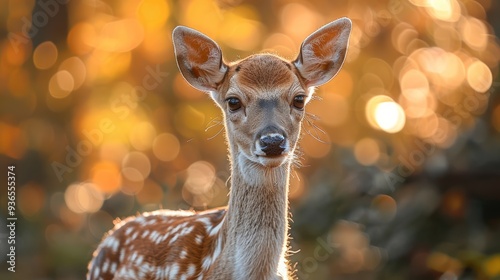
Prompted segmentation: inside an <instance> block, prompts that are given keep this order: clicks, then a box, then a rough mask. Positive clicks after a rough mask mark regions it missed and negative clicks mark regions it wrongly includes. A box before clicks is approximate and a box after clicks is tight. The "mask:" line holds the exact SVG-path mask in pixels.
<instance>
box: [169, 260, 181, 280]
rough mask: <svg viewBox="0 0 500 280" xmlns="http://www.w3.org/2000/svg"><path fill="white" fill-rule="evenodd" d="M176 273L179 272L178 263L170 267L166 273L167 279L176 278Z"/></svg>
mask: <svg viewBox="0 0 500 280" xmlns="http://www.w3.org/2000/svg"><path fill="white" fill-rule="evenodd" d="M177 274H179V265H178V264H176V263H174V264H172V267H171V269H170V273H169V274H168V277H169V279H176V278H177Z"/></svg>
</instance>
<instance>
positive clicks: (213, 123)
mask: <svg viewBox="0 0 500 280" xmlns="http://www.w3.org/2000/svg"><path fill="white" fill-rule="evenodd" d="M219 125H220V126H221V128H220V129H219V130H218V131H217V133H215V134H214V135H213V136H210V137H208V138H207V140H212V139H214V138H215V137H217V135H219V134H220V133H221V132H222V131H223V130H224V126H223V125H222V120H221V119H220V118H214V119H211V120H210V121H209V122H208V124H207V128H205V132H208V131H209V130H210V129H212V128H214V127H216V126H219Z"/></svg>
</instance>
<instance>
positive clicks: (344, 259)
mask: <svg viewBox="0 0 500 280" xmlns="http://www.w3.org/2000/svg"><path fill="white" fill-rule="evenodd" d="M499 14H500V4H499V3H498V2H497V1H494V0H377V1H374V0H371V1H368V0H363V1H354V0H350V1H331V0H313V1H305V0H302V1H301V0H295V1H284V0H274V1H264V0H254V1H243V0H220V1H216V2H214V1H212V0H183V1H172V0H167V1H165V0H142V1H139V0H130V1H112V0H110V1H101V0H73V1H63V0H39V1H34V0H10V1H0V97H1V102H0V163H1V165H0V166H1V167H2V168H6V166H8V165H9V164H15V165H16V166H17V168H16V171H17V173H16V174H17V189H16V194H17V206H18V208H17V217H18V219H19V220H18V223H17V225H18V226H17V233H16V234H17V236H16V237H17V243H16V245H17V252H16V253H17V272H16V273H15V274H12V273H9V272H8V271H7V270H6V268H4V266H5V264H6V253H3V252H4V251H5V249H6V242H5V238H4V237H6V236H7V229H6V227H5V225H4V223H5V221H6V219H5V218H6V212H5V208H6V205H7V199H6V197H5V196H4V193H5V191H2V192H3V193H2V196H1V201H0V205H2V206H1V209H2V210H1V212H0V213H1V217H2V219H0V224H2V226H1V227H0V236H1V237H2V238H1V239H0V246H1V248H2V254H1V255H0V260H1V262H2V270H1V271H0V278H1V279H11V278H12V279H81V278H82V277H83V275H84V274H85V273H86V265H87V262H88V261H89V260H90V258H91V254H92V251H93V250H94V249H95V247H96V246H97V244H98V242H99V241H100V239H101V237H102V235H103V234H104V232H106V231H107V230H109V229H110V228H111V227H112V223H113V220H114V218H115V217H126V216H128V215H134V214H136V213H138V212H143V211H149V210H153V209H158V208H170V209H196V210H201V209H205V208H209V207H215V206H222V205H225V204H226V203H227V193H228V186H227V184H226V181H227V178H228V176H229V173H228V172H229V171H228V163H227V155H226V147H225V144H224V136H223V133H222V131H223V127H222V124H221V121H222V119H221V115H220V112H219V111H218V109H217V108H216V106H214V105H213V104H212V102H211V101H210V100H209V98H208V97H207V96H206V95H205V94H204V93H201V92H197V91H196V90H194V89H192V88H190V87H189V86H188V85H187V83H186V82H185V81H184V80H183V78H182V77H181V76H180V74H179V72H178V70H177V67H176V64H175V60H174V56H173V50H172V43H171V39H170V36H171V31H172V29H173V28H174V27H175V26H177V25H186V26H190V27H192V28H195V29H198V30H200V31H202V32H203V33H205V34H207V35H208V36H210V37H211V38H213V39H214V40H215V41H217V42H218V43H219V44H220V46H221V48H222V49H223V53H224V56H225V58H226V60H228V61H232V60H237V59H240V58H243V57H246V56H247V55H251V54H253V53H256V52H259V51H262V50H264V51H268V52H272V53H277V54H280V55H281V56H283V57H286V58H289V59H293V58H294V57H295V55H296V54H297V52H298V49H299V47H300V43H301V42H302V40H303V39H304V38H305V37H306V36H307V35H309V34H310V33H311V32H313V31H314V30H315V29H317V28H318V27H320V26H321V25H323V24H325V23H327V22H329V21H332V20H334V19H336V18H339V17H342V16H347V17H349V18H351V19H352V20H353V23H354V26H353V32H352V35H351V41H350V46H349V51H348V57H347V61H346V63H345V65H344V68H343V70H342V71H341V72H340V73H339V74H338V76H337V77H336V78H335V80H333V81H332V82H330V83H328V84H327V85H324V86H323V87H321V88H319V89H318V90H317V93H316V97H317V98H315V99H314V100H313V101H312V102H311V104H310V105H309V106H308V111H309V112H310V113H312V114H314V115H312V114H311V115H309V116H308V118H307V121H306V122H305V123H304V136H303V138H302V140H301V145H300V153H301V155H302V156H301V164H300V167H298V168H296V169H295V171H294V172H293V178H292V185H291V193H290V199H291V210H292V213H293V221H294V223H293V224H292V225H291V227H292V228H291V234H292V236H293V240H292V244H291V245H292V249H293V250H297V249H300V251H298V252H297V253H295V254H293V255H292V257H291V258H292V260H293V261H294V262H296V264H297V269H298V273H297V275H298V277H299V279H500V171H499V169H500V136H499V132H500V98H499V97H498V93H496V88H495V86H496V85H497V84H496V83H495V80H497V79H498V60H499V58H500V48H499V45H498V39H497V37H496V35H495V32H496V33H497V35H498V32H500V19H499V17H498V15H499ZM5 173H6V171H5V172H4V171H2V175H1V176H0V178H3V179H2V182H5V181H6V179H5V177H4V176H5V175H6V174H5ZM2 185H3V183H2Z"/></svg>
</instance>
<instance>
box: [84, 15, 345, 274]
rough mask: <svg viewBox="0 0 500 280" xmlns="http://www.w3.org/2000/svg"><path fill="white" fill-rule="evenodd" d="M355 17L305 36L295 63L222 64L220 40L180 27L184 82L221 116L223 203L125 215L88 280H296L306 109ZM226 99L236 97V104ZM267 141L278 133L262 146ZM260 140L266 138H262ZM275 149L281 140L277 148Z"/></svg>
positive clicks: (335, 63)
mask: <svg viewBox="0 0 500 280" xmlns="http://www.w3.org/2000/svg"><path fill="white" fill-rule="evenodd" d="M350 26H351V25H350V21H349V20H348V19H340V20H337V21H334V22H332V23H330V24H328V25H325V26H324V27H322V28H321V29H319V30H318V31H317V32H315V33H313V34H312V35H311V36H309V37H308V38H307V39H306V40H305V41H304V44H303V45H302V48H301V52H300V54H299V57H297V59H296V60H295V61H292V62H290V61H286V60H284V59H282V58H280V57H278V56H275V55H270V54H258V55H253V56H250V57H248V58H246V59H243V60H241V61H238V62H235V63H231V64H229V65H227V64H225V63H224V62H223V59H222V53H221V51H220V48H219V47H218V45H217V44H216V43H215V42H214V41H212V40H211V39H210V38H208V37H206V36H205V35H203V34H201V33H199V32H197V31H195V30H192V29H189V28H186V27H177V28H176V29H175V30H174V32H173V38H174V46H175V52H176V58H177V63H178V66H179V69H180V71H181V72H182V74H183V76H184V78H185V79H186V80H187V81H188V82H189V83H190V84H191V85H192V86H194V87H195V88H197V89H200V90H203V91H207V92H209V93H210V95H211V97H212V98H213V99H214V101H215V102H216V103H217V105H218V106H219V107H220V108H221V110H222V112H223V115H224V124H225V128H226V137H227V142H228V145H229V159H230V162H231V180H230V181H231V193H230V199H229V205H228V207H227V209H219V210H215V211H210V212H201V213H191V212H174V211H170V212H169V211H160V212H156V213H146V214H144V215H143V216H139V217H134V218H129V219H126V220H125V221H123V222H120V223H118V224H117V225H116V226H115V229H114V230H112V231H111V232H110V233H109V234H108V236H107V237H106V238H105V239H104V240H103V241H102V242H101V244H100V245H99V247H98V249H97V250H96V252H95V253H94V258H93V260H92V261H91V263H90V264H89V274H88V279H186V280H187V279H210V280H213V279H220V280H231V279H235V280H239V279H246V280H247V279H248V280H278V279H292V278H293V277H292V275H291V273H290V271H289V270H290V269H289V268H288V261H287V259H286V257H287V254H288V253H287V245H288V216H289V214H288V184H289V177H290V168H291V164H292V162H293V160H294V152H295V148H296V145H297V142H298V139H299V136H300V129H301V123H302V119H303V118H304V110H303V108H299V107H297V106H295V103H294V102H295V101H294V100H295V99H296V98H297V97H301V98H302V97H304V101H305V103H307V101H309V99H310V97H311V94H312V89H313V87H314V86H318V85H320V84H322V83H325V82H327V81H328V80H330V79H331V78H332V77H333V76H335V74H336V73H337V71H338V70H339V69H340V67H341V65H342V63H343V61H344V55H345V49H346V47H347V43H348V38H349V32H350ZM228 99H230V100H237V101H239V103H238V104H239V105H241V106H239V107H238V108H237V109H234V110H233V109H231V106H229V105H228ZM263 137H268V139H269V138H272V137H274V138H276V139H281V140H280V141H281V142H279V145H280V146H279V148H278V146H276V147H275V148H274V150H278V151H279V152H272V154H270V152H269V151H266V149H265V146H264V147H263V146H262V145H267V144H266V143H265V142H263V140H262V139H263ZM262 143H264V144H262ZM276 145H277V144H276Z"/></svg>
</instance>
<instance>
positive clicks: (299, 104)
mask: <svg viewBox="0 0 500 280" xmlns="http://www.w3.org/2000/svg"><path fill="white" fill-rule="evenodd" d="M305 102H306V96H305V95H302V94H301V95H297V96H295V97H294V98H293V103H292V105H293V107H295V108H296V109H298V110H303V109H304V105H305Z"/></svg>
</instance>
